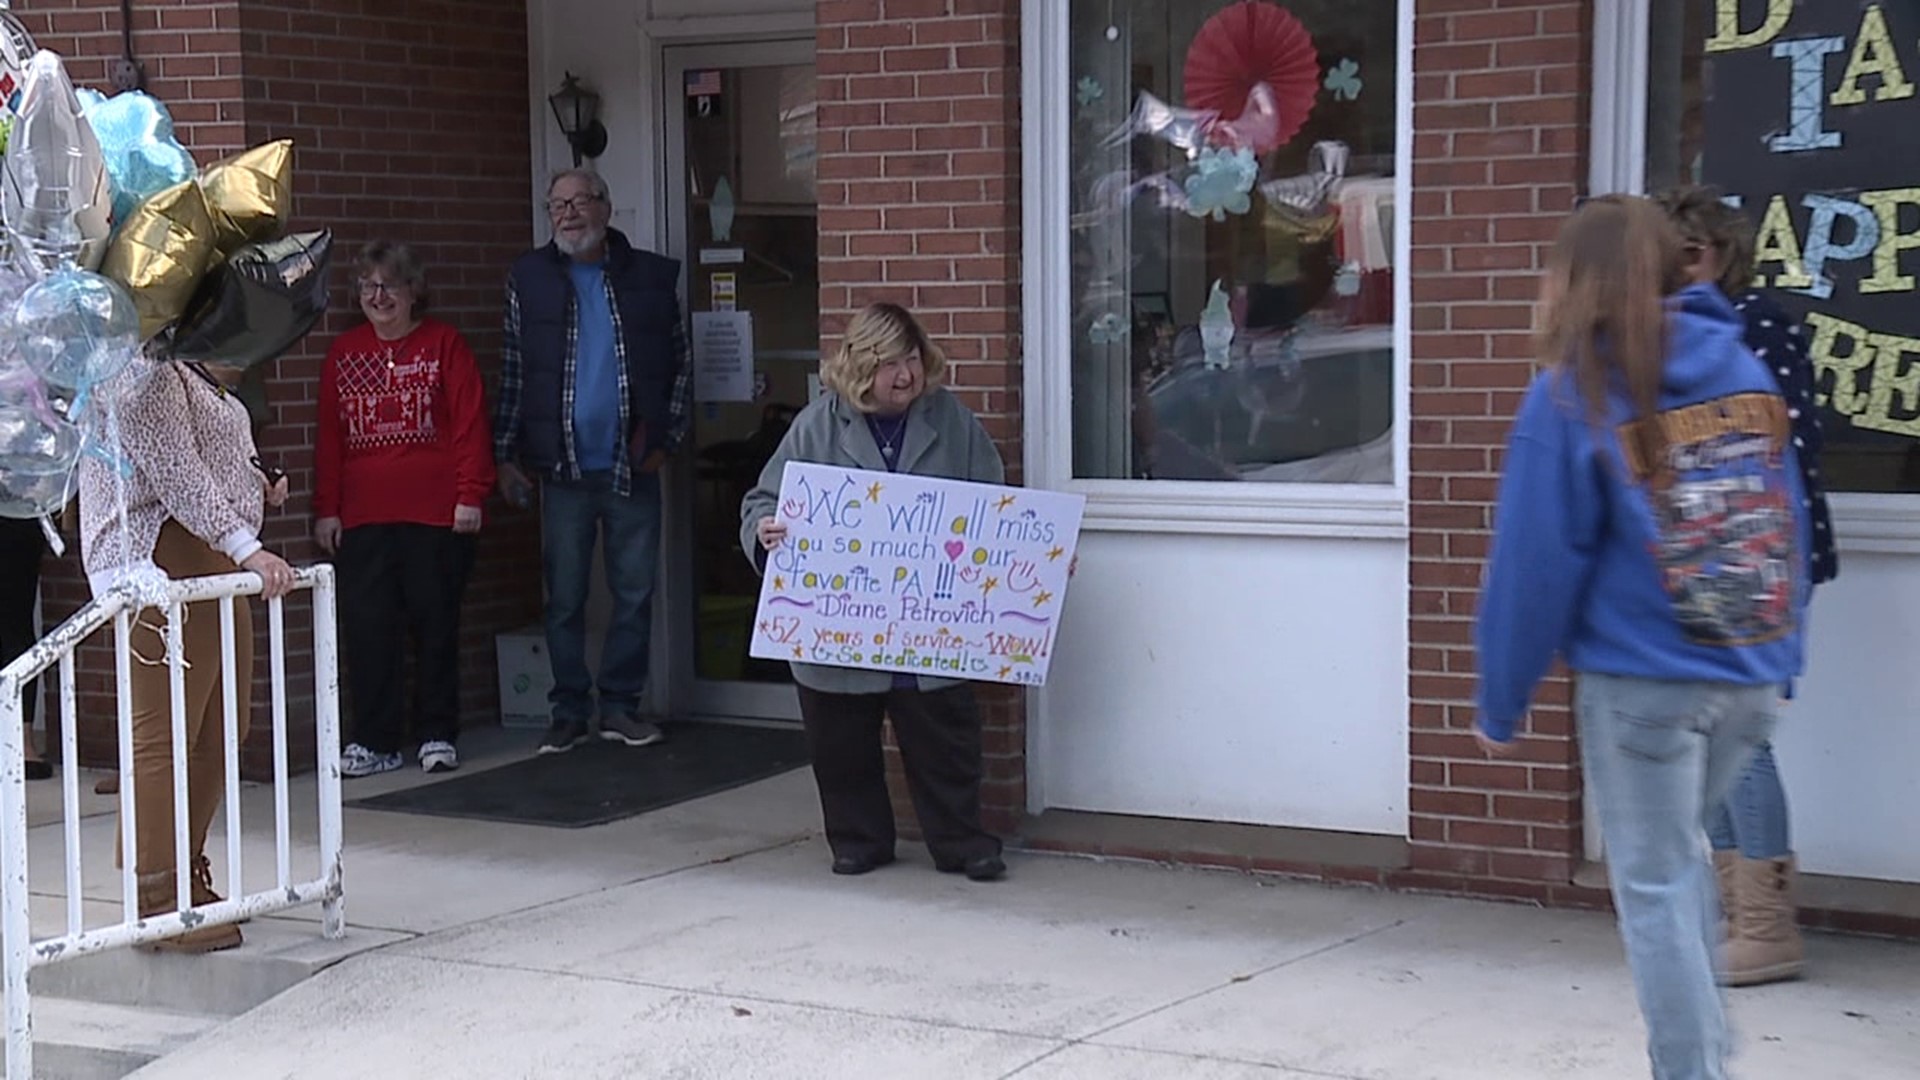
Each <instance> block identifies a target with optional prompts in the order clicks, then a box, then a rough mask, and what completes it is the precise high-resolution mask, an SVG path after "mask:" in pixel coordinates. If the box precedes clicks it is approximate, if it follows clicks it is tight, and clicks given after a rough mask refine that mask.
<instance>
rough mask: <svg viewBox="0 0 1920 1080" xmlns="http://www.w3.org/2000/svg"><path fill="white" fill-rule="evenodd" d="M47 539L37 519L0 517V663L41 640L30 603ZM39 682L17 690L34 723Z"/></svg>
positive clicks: (35, 595)
mask: <svg viewBox="0 0 1920 1080" xmlns="http://www.w3.org/2000/svg"><path fill="white" fill-rule="evenodd" d="M45 550H46V540H45V538H44V537H43V535H42V534H41V531H40V523H39V522H38V521H20V520H18V519H15V518H0V666H4V665H7V664H11V663H13V662H14V661H15V660H17V659H19V658H20V654H21V653H24V652H26V651H27V650H28V649H31V648H32V647H33V643H34V642H36V641H38V640H40V635H39V634H38V633H36V632H35V629H34V625H33V605H34V602H35V601H36V600H38V599H39V596H40V556H41V553H42V552H44V551H45ZM37 685H38V683H28V684H27V685H26V687H25V688H24V689H23V690H21V692H20V706H21V709H22V712H21V713H20V715H21V716H23V717H25V718H26V721H27V724H28V726H32V724H33V694H34V689H35V687H36V686H37Z"/></svg>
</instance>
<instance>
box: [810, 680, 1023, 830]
mask: <svg viewBox="0 0 1920 1080" xmlns="http://www.w3.org/2000/svg"><path fill="white" fill-rule="evenodd" d="M800 716H801V718H802V720H804V721H805V723H806V727H807V745H808V748H809V749H810V750H811V752H812V755H813V778H814V781H815V782H816V783H818V784H819V786H820V811H821V814H822V816H823V817H824V818H825V819H826V826H827V844H828V845H829V846H830V847H832V848H833V854H834V856H835V857H836V858H839V857H851V858H856V859H872V858H875V857H882V858H884V857H886V856H889V855H892V854H893V841H894V828H893V801H892V800H891V799H890V798H888V796H887V768H886V758H885V757H884V755H883V753H882V747H881V741H880V733H881V725H882V724H883V723H885V721H886V720H887V719H888V718H891V719H892V720H893V735H894V740H895V741H896V742H897V743H899V745H900V759H901V763H902V764H903V765H904V766H905V767H906V774H907V791H908V793H909V794H910V795H911V796H912V797H913V809H914V812H915V813H916V814H917V815H918V816H919V818H920V831H921V834H922V835H923V836H925V838H926V842H927V850H928V851H929V852H931V853H932V855H933V861H934V862H935V863H936V864H938V865H942V866H958V865H960V864H962V863H964V862H965V861H966V860H968V859H974V858H979V857H982V856H986V855H998V854H999V853H1000V841H999V839H998V838H996V837H994V836H993V835H992V834H991V833H989V832H987V831H986V829H984V828H983V827H981V824H980V776H981V763H980V754H981V746H980V712H979V710H978V709H977V708H976V707H975V705H974V701H973V688H972V687H969V686H956V687H951V688H949V689H946V690H936V691H932V692H930V693H923V692H921V691H918V690H893V691H889V692H888V693H885V694H828V693H822V692H820V691H818V690H809V689H808V688H806V687H804V686H802V687H800Z"/></svg>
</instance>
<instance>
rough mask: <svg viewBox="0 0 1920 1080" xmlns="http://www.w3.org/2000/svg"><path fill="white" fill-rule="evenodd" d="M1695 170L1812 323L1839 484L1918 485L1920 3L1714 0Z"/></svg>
mask: <svg viewBox="0 0 1920 1080" xmlns="http://www.w3.org/2000/svg"><path fill="white" fill-rule="evenodd" d="M1703 2H1704V4H1705V6H1706V7H1707V8H1708V9H1709V10H1708V13H1707V14H1708V17H1707V19H1706V21H1705V27H1704V29H1705V33H1706V40H1705V44H1704V63H1703V64H1702V66H1701V68H1700V80H1701V87H1700V91H1701V102H1700V105H1701V109H1702V115H1701V116H1700V118H1699V119H1700V128H1701V132H1702V136H1703V137H1702V143H1701V160H1700V162H1699V175H1700V176H1701V178H1702V179H1703V180H1705V181H1706V182H1707V183H1710V184H1715V185H1718V186H1719V187H1721V188H1722V189H1724V190H1725V191H1726V192H1727V193H1728V194H1729V195H1730V196H1731V197H1732V198H1734V199H1737V200H1738V201H1739V204H1740V205H1741V206H1742V207H1743V208H1744V209H1745V210H1746V212H1747V214H1748V216H1749V217H1751V218H1752V220H1753V221H1754V222H1755V224H1756V225H1757V226H1758V230H1759V236H1758V245H1757V246H1758V260H1757V262H1758V265H1757V271H1758V275H1759V280H1758V284H1760V285H1762V286H1763V287H1766V288H1769V289H1770V290H1771V291H1772V293H1773V295H1774V296H1775V297H1776V298H1778V299H1779V300H1780V301H1781V302H1782V303H1783V304H1784V305H1785V306H1786V307H1788V308H1789V309H1790V310H1791V311H1792V312H1793V313H1794V314H1795V315H1796V316H1799V317H1801V318H1803V319H1804V320H1805V321H1806V329H1807V333H1808V336H1809V342H1810V352H1811V354H1812V357H1813V361H1814V365H1815V373H1816V376H1817V379H1818V383H1819V390H1820V402H1821V405H1822V409H1823V415H1822V419H1823V421H1824V422H1825V425H1826V431H1827V439H1828V457H1827V461H1828V469H1827V472H1828V475H1829V480H1830V482H1831V484H1832V486H1833V487H1834V488H1836V489H1840V490H1868V491H1915V490H1920V295H1916V286H1917V284H1920V283H1917V281H1916V279H1917V278H1920V89H1917V86H1916V80H1920V2H1916V0H1884V2H1879V3H1861V2H1860V0H1799V2H1797V3H1796V2H1795V0H1703Z"/></svg>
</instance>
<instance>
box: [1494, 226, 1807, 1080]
mask: <svg viewBox="0 0 1920 1080" xmlns="http://www.w3.org/2000/svg"><path fill="white" fill-rule="evenodd" d="M1685 284H1686V276H1685V270H1684V257H1683V253H1682V245H1681V240H1680V236H1679V233H1678V231H1677V230H1676V229H1675V228H1674V227H1673V225H1672V223H1671V222H1670V221H1669V220H1668V219H1667V216H1666V214H1665V213H1664V212H1663V211H1662V210H1661V209H1660V208H1659V207H1658V206H1656V205H1655V204H1653V203H1652V202H1650V201H1648V200H1645V199H1638V198H1632V197H1628V196H1606V197H1603V198H1598V199H1594V200H1591V201H1589V202H1587V203H1586V204H1584V205H1583V206H1582V207H1581V208H1580V209H1579V210H1578V211H1576V212H1575V213H1574V215H1573V216H1572V217H1571V218H1570V219H1568V221H1567V222H1566V224H1565V225H1564V226H1563V227H1562V229H1561V232H1560V236H1559V238H1558V240H1557V241H1556V242H1555V245H1554V248H1553V253H1552V255H1551V257H1550V261H1549V265H1548V273H1547V278H1546V281H1545V283H1544V285H1543V288H1542V292H1541V313H1540V317H1541V333H1540V347H1541V357H1542V359H1543V360H1544V361H1545V363H1546V364H1547V365H1548V370H1546V371H1545V372H1544V373H1542V374H1541V375H1540V376H1539V377H1538V378H1537V379H1535V380H1534V383H1533V385H1532V387H1531V388H1530V389H1529V390H1528V392H1527V395H1526V398H1525V400H1524V401H1523V402H1522V403H1521V406H1520V412H1519V416H1518V418H1517V420H1516V422H1515V426H1514V430H1513V435H1512V439H1511V442H1510V444H1509V446H1508V450H1507V456H1506V465H1505V473H1504V475H1503V477H1502V479H1501V487H1500V504H1499V508H1498V510H1497V512H1496V514H1495V518H1494V539H1493V551H1492V555H1491V558H1490V560H1489V563H1488V566H1487V574H1486V583H1485V587H1484V589H1483V590H1482V593H1481V597H1480V614H1479V626H1478V628H1477V643H1478V647H1479V665H1480V702H1479V706H1480V708H1479V716H1478V719H1477V733H1478V735H1479V737H1480V740H1481V743H1482V745H1483V746H1484V747H1485V748H1486V749H1487V751H1488V752H1489V753H1492V754H1496V755H1504V754H1506V753H1510V752H1511V751H1512V741H1513V739H1514V738H1515V736H1516V733H1517V729H1518V726H1519V723H1520V721H1521V719H1522V717H1523V716H1524V714H1525V713H1526V711H1527V706H1528V702H1529V700H1530V698H1531V697H1532V695H1533V691H1534V689H1535V687H1536V686H1537V685H1538V684H1539V682H1540V680H1541V679H1542V678H1544V677H1545V676H1546V674H1547V671H1548V668H1549V667H1550V666H1551V665H1552V663H1553V661H1554V660H1555V658H1556V657H1558V658H1563V659H1565V661H1566V662H1567V665H1568V666H1569V667H1571V668H1572V669H1573V670H1574V672H1575V673H1576V684H1575V693H1574V711H1575V716H1576V719H1577V722H1578V728H1579V732H1580V747H1581V762H1582V766H1583V767H1584V769H1585V772H1586V789H1587V792H1588V793H1589V795H1590V797H1592V798H1593V799H1594V801H1595V805H1596V806H1597V808H1598V810H1599V818H1600V829H1601V835H1602V838H1603V840H1604V841H1605V844H1606V849H1607V858H1608V870H1609V876H1610V878H1611V881H1612V887H1613V900H1614V908H1615V911H1616V912H1617V914H1618V917H1619V921H1620V934H1621V938H1622V939H1623V940H1624V942H1625V944H1626V950H1627V960H1628V964H1629V966H1630V967H1631V968H1632V971H1633V979H1634V987H1635V990H1636V992H1637V993H1638V996H1639V1000H1640V1010H1641V1015H1642V1017H1643V1019H1644V1020H1645V1022H1646V1024H1647V1029H1648V1050H1649V1056H1650V1057H1651V1060H1652V1064H1653V1075H1654V1077H1655V1078H1656V1080H1724V1077H1725V1075H1726V1071H1725V1069H1726V1065H1725V1062H1726V1057H1727V1052H1728V1041H1729V1040H1728V1035H1727V1026H1726V1016H1725V1013H1724V1011H1723V1009H1722V1006H1721V1000H1720V996H1719V990H1718V988H1717V987H1716V986H1715V984H1714V963H1713V953H1714V945H1715V942H1714V937H1715V934H1716V930H1715V926H1714V916H1713V909H1714V907H1715V897H1714V885H1713V872H1712V869H1711V866H1710V864H1709V862H1708V859H1707V854H1706V837H1705V830H1706V822H1707V818H1708V815H1709V813H1710V812H1711V811H1713V810H1714V809H1717V808H1718V806H1719V804H1720V802H1721V800H1722V799H1723V798H1725V796H1726V793H1727V791H1728V789H1729V788H1731V787H1732V785H1733V782H1734V780H1735V779H1736V778H1737V777H1738V775H1739V773H1740V770H1741V769H1742V768H1743V767H1744V766H1745V764H1746V762H1747V759H1748V758H1749V757H1751V756H1752V754H1753V752H1754V750H1755V748H1756V747H1758V746H1759V745H1760V744H1761V743H1762V742H1764V741H1765V740H1766V739H1767V737H1768V736H1769V734H1770V733H1771V732H1772V729H1773V725H1774V717H1775V708H1776V702H1777V697H1778V693H1779V689H1780V687H1781V686H1782V685H1784V684H1785V683H1787V682H1788V681H1789V680H1791V679H1792V678H1793V677H1794V676H1795V675H1797V674H1798V673H1799V670H1800V619H1801V613H1802V610H1803V608H1804V605H1805V598H1806V589H1807V584H1806V583H1807V576H1808V571H1807V566H1806V557H1805V552H1806V550H1807V518H1806V513H1805V508H1804V507H1803V506H1802V495H1801V483H1800V478H1799V475H1798V472H1797V468H1796V466H1795V463H1794V455H1793V447H1792V426H1791V421H1790V419H1789V416H1788V406H1787V404H1786V402H1785V401H1784V400H1783V399H1782V398H1781V396H1780V393H1779V390H1778V388H1777V387H1776V386H1775V385H1774V381H1773V379H1772V377H1771V376H1770V375H1769V374H1768V372H1767V369H1766V368H1765V367H1763V366H1762V365H1761V364H1760V362H1759V361H1758V360H1756V359H1755V358H1754V356H1753V354H1752V353H1751V352H1749V351H1748V350H1747V348H1746V346H1744V345H1743V344H1741V332H1742V325H1741V319H1740V316H1739V315H1738V313H1736V312H1735V311H1734V309H1733V306H1732V304H1730V303H1729V302H1728V301H1727V298H1726V297H1725V296H1724V295H1723V294H1721V293H1720V291H1719V290H1718V289H1716V288H1715V287H1713V286H1711V285H1693V286H1688V287H1685V288H1682V286H1685Z"/></svg>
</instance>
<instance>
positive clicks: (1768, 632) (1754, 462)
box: [1615, 392, 1798, 645]
mask: <svg viewBox="0 0 1920 1080" xmlns="http://www.w3.org/2000/svg"><path fill="white" fill-rule="evenodd" d="M1648 424H1658V425H1659V427H1660V429H1661V430H1662V431H1663V432H1664V434H1665V439H1666V444H1667V463H1668V469H1669V474H1668V475H1669V477H1670V478H1671V482H1670V483H1669V484H1667V486H1665V487H1664V488H1661V487H1659V486H1658V485H1656V484H1655V483H1654V469H1653V468H1652V466H1651V463H1649V462H1647V461H1645V460H1644V459H1643V458H1642V455H1641V454H1640V452H1639V447H1640V446H1641V445H1642V444H1641V442H1640V440H1639V439H1638V438H1636V437H1635V429H1636V428H1640V427H1643V426H1645V425H1648ZM1792 432H1793V427H1792V420H1791V418H1790V417H1789V416H1788V415H1787V403H1786V401H1785V399H1783V398H1781V397H1779V396H1777V395H1774V394H1768V393H1752V392H1747V393H1736V394H1729V395H1727V396H1725V397H1720V398H1713V399H1711V400H1708V401H1703V402H1700V403H1698V404H1694V405H1684V406H1681V407H1679V408H1674V409H1668V410H1665V411H1663V412H1660V413H1658V414H1656V415H1655V416H1654V417H1653V418H1652V419H1649V420H1638V421H1632V422H1629V423H1626V424H1622V425H1620V426H1619V427H1617V428H1616V429H1615V434H1616V436H1617V437H1618V438H1619V441H1620V446H1621V450H1622V455H1623V457H1624V458H1625V459H1626V464H1627V468H1628V469H1629V471H1631V472H1632V474H1633V476H1634V479H1635V480H1636V481H1637V482H1638V483H1640V484H1641V485H1642V486H1643V487H1645V488H1647V490H1649V491H1650V492H1652V493H1653V496H1652V499H1651V500H1650V501H1651V503H1652V508H1653V512H1654V528H1655V531H1656V535H1657V538H1656V540H1655V542H1654V544H1653V556H1654V561H1655V562H1656V563H1657V564H1658V565H1659V567H1660V575H1661V581H1662V584H1663V585H1664V586H1665V587H1666V590H1667V596H1668V598H1669V599H1670V600H1671V601H1672V603H1673V614H1674V618H1675V619H1677V620H1678V621H1679V623H1680V626H1681V629H1682V630H1683V631H1684V632H1685V633H1686V635H1687V637H1688V639H1689V640H1691V641H1693V642H1696V643H1698V644H1701V645H1748V644H1754V643H1757V642H1763V641H1772V640H1774V639H1776V638H1778V637H1780V636H1781V635H1783V634H1785V633H1787V632H1788V631H1790V630H1792V629H1793V595H1794V589H1795V587H1796V583H1797V575H1796V574H1795V573H1794V559H1795V555H1796V552H1797V550H1798V549H1797V545H1796V544H1795V542H1794V515H1793V506H1792V502H1791V498H1792V496H1791V495H1790V493H1789V492H1788V490H1787V482H1786V479H1785V476H1784V472H1783V468H1784V459H1785V454H1786V448H1787V440H1788V439H1789V438H1790V437H1791V436H1792Z"/></svg>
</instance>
